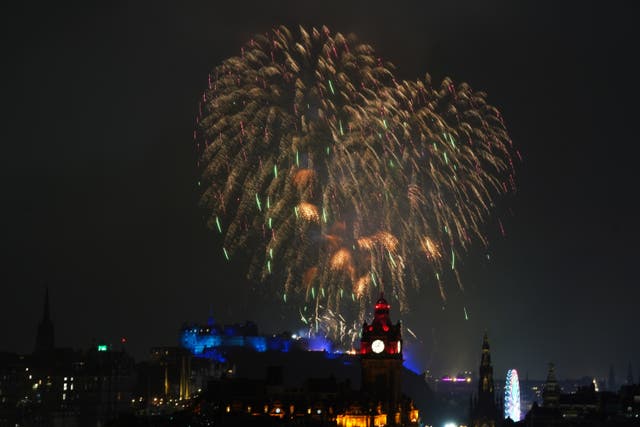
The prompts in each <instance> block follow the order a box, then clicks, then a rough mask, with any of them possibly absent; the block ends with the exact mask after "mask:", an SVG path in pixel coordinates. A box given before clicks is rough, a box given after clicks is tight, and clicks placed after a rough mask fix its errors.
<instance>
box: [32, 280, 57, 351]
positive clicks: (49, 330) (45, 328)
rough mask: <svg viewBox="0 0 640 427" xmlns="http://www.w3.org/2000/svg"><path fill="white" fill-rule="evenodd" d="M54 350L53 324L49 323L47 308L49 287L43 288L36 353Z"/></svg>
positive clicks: (49, 315)
mask: <svg viewBox="0 0 640 427" xmlns="http://www.w3.org/2000/svg"><path fill="white" fill-rule="evenodd" d="M53 348H54V335H53V322H52V321H51V309H50V307H49V287H48V286H47V287H46V288H45V292H44V304H43V307H42V319H41V320H40V323H39V324H38V333H37V335H36V347H35V352H36V353H42V352H47V351H50V350H53Z"/></svg>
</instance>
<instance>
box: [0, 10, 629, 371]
mask: <svg viewBox="0 0 640 427" xmlns="http://www.w3.org/2000/svg"><path fill="white" fill-rule="evenodd" d="M16 8H17V10H14V11H11V13H10V14H8V15H7V16H12V17H14V18H15V19H13V22H12V23H11V24H10V26H11V34H12V38H11V40H12V43H11V48H10V53H9V57H10V58H11V60H10V61H9V63H10V65H11V66H10V68H9V73H10V76H9V78H8V79H6V81H7V82H11V83H12V84H10V85H8V86H9V87H8V98H9V100H10V102H11V103H12V104H13V105H15V108H13V109H12V111H11V112H10V114H9V116H8V118H9V120H7V123H6V126H5V129H4V132H5V134H4V139H5V140H6V141H13V142H12V143H11V144H9V147H8V153H7V154H8V155H7V156H6V158H7V159H11V160H12V161H10V162H9V164H8V165H7V166H6V167H5V168H4V169H3V178H4V179H3V193H4V194H5V200H6V201H7V205H6V206H7V208H6V209H4V210H3V212H2V214H1V215H2V220H3V223H4V224H5V228H7V236H8V237H7V238H5V239H3V257H2V258H3V270H4V271H6V272H7V278H6V279H5V286H4V288H5V289H6V290H5V293H6V294H5V297H4V298H3V299H2V302H1V303H0V313H1V314H0V322H1V323H2V324H3V325H5V326H4V327H3V338H5V339H4V340H3V345H2V347H0V350H2V351H17V352H21V353H27V352H30V351H31V350H32V348H33V345H34V337H35V332H36V325H37V322H38V320H39V317H40V313H41V307H42V297H43V294H44V289H45V286H48V287H49V290H50V294H51V307H52V318H53V321H54V324H55V326H56V342H57V343H58V344H59V345H60V346H70V347H83V348H86V347H87V346H88V345H90V344H91V340H92V339H106V340H110V341H114V342H116V341H117V340H119V338H120V337H122V336H125V337H127V339H128V342H129V344H128V345H129V346H130V348H131V349H132V351H133V353H134V355H136V357H137V358H141V357H144V356H146V354H147V353H146V352H147V351H148V349H149V348H150V347H151V346H152V345H175V344H176V343H177V341H178V333H179V328H180V326H181V324H182V322H185V321H191V322H194V321H195V322H202V321H204V320H205V319H206V317H207V315H208V314H209V313H210V312H212V313H213V315H214V317H215V318H216V319H217V320H219V321H220V322H223V323H237V322H243V321H245V320H253V321H255V322H256V323H257V324H258V325H260V328H261V330H263V331H269V332H276V331H281V330H295V328H296V326H298V327H302V325H301V324H299V323H300V322H297V323H296V317H295V307H289V306H286V305H282V304H281V300H280V299H278V298H277V295H275V293H274V292H273V286H271V285H269V284H256V283H247V280H246V279H245V278H244V271H243V265H242V264H243V260H235V261H233V262H231V263H227V262H226V261H225V260H224V259H222V257H221V256H220V255H219V252H220V247H221V246H220V241H219V239H218V238H217V237H216V236H215V235H214V234H213V233H211V231H209V230H207V229H206V227H205V226H204V220H203V219H202V218H201V214H200V212H199V210H198V198H197V192H196V190H195V183H196V181H197V172H196V170H195V167H194V164H195V153H194V151H193V143H192V132H193V127H194V118H195V116H196V108H197V101H198V97H199V95H200V94H201V92H202V90H203V89H204V87H205V85H206V79H207V74H208V73H209V72H210V71H211V70H212V69H213V68H214V67H215V66H217V65H218V64H219V63H220V62H221V61H222V60H223V59H224V58H227V57H229V56H232V55H236V54H238V53H239V50H240V47H241V46H242V44H243V43H245V42H246V41H247V40H248V39H249V38H250V37H251V35H252V34H254V33H257V32H264V31H267V30H268V29H269V28H271V27H272V26H274V25H278V24H281V23H282V24H288V25H297V24H304V25H316V26H319V25H323V24H326V25H327V26H329V27H330V28H331V30H333V31H340V32H343V33H350V32H353V33H355V34H357V36H358V37H359V39H360V40H361V41H363V42H366V43H370V44H371V45H372V46H373V47H374V48H375V49H376V51H377V52H378V53H379V55H380V56H381V57H383V58H384V59H385V60H389V61H391V62H393V63H395V64H396V65H398V72H399V73H400V74H401V75H400V76H401V77H402V78H412V77H414V76H418V75H424V73H426V72H429V73H431V74H432V75H433V77H434V80H435V81H439V80H441V79H442V78H443V77H445V76H450V77H451V78H452V79H453V80H454V81H455V82H461V81H467V82H469V83H470V84H471V86H472V87H473V88H474V89H476V90H483V91H486V92H487V93H488V94H489V101H490V103H491V104H493V105H495V106H497V107H498V108H499V110H500V111H501V112H502V114H503V116H504V118H505V122H506V125H507V128H508V129H509V131H510V135H511V138H512V139H513V141H514V144H515V145H516V147H517V148H518V149H519V150H520V151H521V152H522V155H523V158H524V160H523V161H522V162H521V163H519V164H517V165H516V171H517V174H516V182H517V186H518V191H517V193H516V194H515V195H514V196H512V197H508V198H506V199H504V200H500V201H499V203H498V205H499V211H500V212H499V213H500V215H499V218H500V219H501V222H502V224H503V226H504V235H503V234H502V232H501V230H500V227H499V225H498V223H497V222H496V221H497V218H493V220H492V221H489V223H487V224H486V227H485V229H486V231H487V233H488V235H489V241H490V245H489V248H483V247H482V245H480V244H475V245H473V246H472V247H471V249H470V250H469V251H468V252H467V253H465V254H463V258H462V260H461V266H460V267H459V268H460V270H461V272H462V273H461V274H462V278H463V284H464V285H465V288H466V290H465V292H464V293H453V294H452V295H451V298H450V300H449V302H448V304H447V307H446V309H445V310H443V309H442V306H443V304H442V301H441V300H440V299H439V297H438V295H437V289H432V288H430V287H425V288H424V289H423V290H422V292H421V294H420V297H419V298H420V301H419V304H416V307H417V308H414V309H413V311H412V312H411V313H409V314H408V315H406V316H403V318H402V319H401V320H403V323H404V325H405V326H406V327H408V328H411V330H413V331H415V332H416V335H417V336H418V338H419V341H416V342H414V343H413V344H411V343H408V344H407V346H410V345H413V346H414V348H415V351H416V352H417V354H418V355H419V356H417V358H418V359H419V360H420V362H419V363H418V366H419V368H418V370H424V369H428V368H431V369H432V370H439V371H442V372H444V371H456V370H457V371H463V370H466V369H468V368H469V367H472V368H473V367H475V366H477V363H478V360H476V359H477V349H478V348H479V345H480V342H481V341H480V338H479V337H481V336H482V333H483V331H484V330H487V331H488V333H489V337H490V339H491V343H492V353H493V354H494V355H495V360H494V361H493V363H494V366H495V368H496V373H500V372H504V373H505V374H506V370H507V369H510V368H517V370H518V372H519V373H520V375H521V376H522V377H523V376H524V375H525V373H526V372H529V373H530V376H531V378H540V379H542V378H544V376H545V375H546V370H547V364H548V362H554V363H555V365H556V372H557V373H558V375H559V376H561V377H563V378H569V377H575V376H582V375H588V376H597V377H599V378H601V377H605V376H606V375H607V372H608V370H609V366H610V365H611V364H613V365H614V366H615V367H616V372H617V374H618V376H619V377H620V378H623V377H624V376H625V375H626V366H627V365H628V363H629V362H631V363H632V364H633V366H634V367H635V368H636V369H638V366H640V363H639V361H640V347H639V346H640V344H639V343H638V341H637V339H634V338H633V337H634V335H633V333H634V331H633V325H634V321H635V317H636V316H635V313H634V307H635V305H636V304H637V301H638V297H639V296H640V294H639V290H638V287H637V279H636V278H635V277H636V275H635V268H634V267H635V266H634V265H633V259H634V255H635V254H636V253H637V249H635V242H636V241H637V238H638V237H639V236H638V226H637V223H636V221H634V219H635V218H637V214H638V208H637V207H636V206H635V205H634V203H633V202H632V200H631V197H632V194H633V193H632V191H633V182H634V179H633V175H632V173H633V166H634V160H633V156H632V155H630V153H632V152H633V148H632V145H631V144H633V142H634V138H635V134H634V133H632V125H631V120H632V113H633V112H634V109H635V110H637V107H636V106H635V105H634V103H633V102H632V99H633V96H632V95H633V91H637V89H636V88H634V87H633V85H632V84H631V83H629V82H631V81H632V80H631V78H632V76H633V73H632V72H631V67H628V63H627V56H626V55H627V53H625V52H626V51H627V49H628V48H629V47H630V46H631V41H630V40H632V39H633V37H632V29H631V25H632V15H633V14H632V13H627V12H628V11H626V10H623V9H622V8H616V7H615V6H611V7H608V8H607V9H600V8H599V7H598V6H595V5H592V4H586V5H585V4H581V5H580V7H572V6H571V5H554V4H553V3H551V2H537V3H535V4H529V5H513V4H510V3H509V2H492V3H490V4H487V5H480V4H477V3H472V2H468V3H464V4H461V5H458V6H457V7H455V6H445V4H444V3H442V4H432V5H418V4H416V3H405V4H403V5H400V6H396V7H394V8H389V7H388V6H386V5H385V4H384V3H376V4H373V5H369V6H365V5H364V4H361V3H352V4H349V5H340V4H338V3H333V4H328V5H298V4H294V3H293V2H289V3H283V4H281V5H279V6H273V5H263V4H261V3H254V4H249V5H244V6H243V5H240V4H237V5H236V4H226V5H225V6H223V7H222V6H218V7H214V6H213V5H207V4H206V3H197V4H193V5H189V6H186V5H181V6H177V5H171V4H169V3H166V4H163V3H155V4H154V5H153V6H152V5H150V4H144V5H143V4H137V5H128V6H125V5H115V6H109V7H105V8H99V7H93V6H85V7H71V6H59V5H57V6H54V5H46V6H44V7H43V8H40V9H36V8H33V9H29V8H28V7H27V6H16ZM336 11H337V12H336ZM14 83H15V84H14ZM464 309H466V310H467V311H468V318H469V320H465V314H464ZM7 325H11V328H12V329H11V330H9V329H8V328H7ZM563 372H566V375H564V374H563ZM451 373H454V372H451Z"/></svg>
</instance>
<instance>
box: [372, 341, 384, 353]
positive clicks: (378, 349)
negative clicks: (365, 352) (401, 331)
mask: <svg viewBox="0 0 640 427" xmlns="http://www.w3.org/2000/svg"><path fill="white" fill-rule="evenodd" d="M371 350H373V352H374V353H382V350H384V343H383V342H382V340H375V341H374V342H372V343H371Z"/></svg>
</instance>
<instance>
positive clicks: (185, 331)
mask: <svg viewBox="0 0 640 427" xmlns="http://www.w3.org/2000/svg"><path fill="white" fill-rule="evenodd" d="M180 344H181V345H182V347H184V348H185V349H188V350H189V351H190V352H191V354H192V355H193V356H194V357H201V358H207V359H211V360H215V361H218V362H225V361H226V353H227V352H228V351H229V350H231V349H245V350H250V351H255V352H259V353H264V352H266V351H276V352H282V353H287V352H289V351H291V350H301V351H326V352H331V351H332V348H331V347H332V346H331V342H330V341H329V340H327V339H325V338H322V337H311V338H306V337H301V336H298V335H296V334H290V333H287V332H284V333H280V334H274V335H269V336H266V335H260V334H259V333H258V326H257V325H256V324H255V323H253V322H245V323H244V324H234V325H219V324H216V323H215V322H214V321H213V320H212V319H209V321H208V322H207V324H206V325H186V326H184V327H183V328H182V330H181V332H180Z"/></svg>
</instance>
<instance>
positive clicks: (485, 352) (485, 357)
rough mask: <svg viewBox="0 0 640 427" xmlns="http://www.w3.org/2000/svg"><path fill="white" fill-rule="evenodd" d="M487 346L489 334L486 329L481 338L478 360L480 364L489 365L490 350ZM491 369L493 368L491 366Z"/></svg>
mask: <svg viewBox="0 0 640 427" xmlns="http://www.w3.org/2000/svg"><path fill="white" fill-rule="evenodd" d="M490 348H491V347H490V346H489V336H488V335H487V331H484V337H483V338H482V359H481V360H480V366H481V367H482V366H485V367H486V366H491V352H490ZM492 370H493V368H492Z"/></svg>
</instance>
